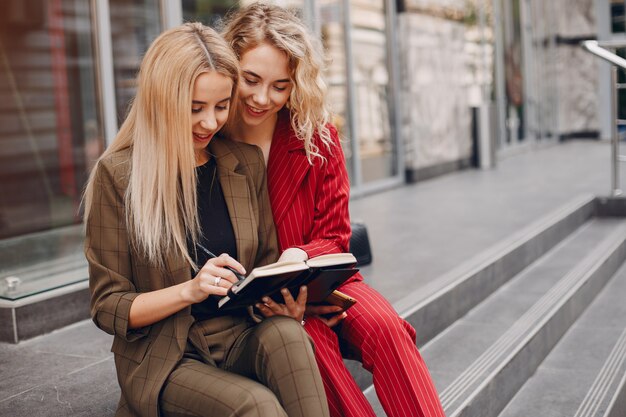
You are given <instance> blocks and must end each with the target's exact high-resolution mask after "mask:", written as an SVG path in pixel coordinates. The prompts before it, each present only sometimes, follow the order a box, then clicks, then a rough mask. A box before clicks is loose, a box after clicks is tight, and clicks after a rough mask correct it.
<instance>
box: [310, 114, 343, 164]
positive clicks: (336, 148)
mask: <svg viewBox="0 0 626 417" xmlns="http://www.w3.org/2000/svg"><path fill="white" fill-rule="evenodd" d="M325 128H326V130H327V131H328V134H329V137H328V144H325V143H324V142H323V141H322V139H321V137H320V132H317V133H316V134H315V136H314V137H313V143H314V144H315V146H317V148H318V149H319V153H320V155H321V156H322V157H323V158H324V159H326V160H327V159H334V158H337V157H338V156H340V155H343V149H342V148H341V139H340V137H339V132H338V131H337V128H336V127H335V125H333V124H332V123H328V124H326V126H325ZM315 159H319V158H315Z"/></svg>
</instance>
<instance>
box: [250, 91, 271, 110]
mask: <svg viewBox="0 0 626 417" xmlns="http://www.w3.org/2000/svg"><path fill="white" fill-rule="evenodd" d="M253 98H254V102H255V103H257V104H258V105H260V106H266V105H267V104H268V103H269V95H268V94H267V90H266V89H265V88H259V89H258V91H257V92H256V93H255V94H254V97H253Z"/></svg>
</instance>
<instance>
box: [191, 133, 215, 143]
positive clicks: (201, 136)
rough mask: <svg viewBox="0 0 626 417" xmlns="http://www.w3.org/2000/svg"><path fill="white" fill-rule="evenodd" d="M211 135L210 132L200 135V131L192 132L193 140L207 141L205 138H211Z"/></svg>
mask: <svg viewBox="0 0 626 417" xmlns="http://www.w3.org/2000/svg"><path fill="white" fill-rule="evenodd" d="M212 136H213V134H212V133H207V134H204V135H201V134H200V133H196V132H193V138H194V139H195V140H197V141H199V142H204V141H207V140H209V139H211V137H212Z"/></svg>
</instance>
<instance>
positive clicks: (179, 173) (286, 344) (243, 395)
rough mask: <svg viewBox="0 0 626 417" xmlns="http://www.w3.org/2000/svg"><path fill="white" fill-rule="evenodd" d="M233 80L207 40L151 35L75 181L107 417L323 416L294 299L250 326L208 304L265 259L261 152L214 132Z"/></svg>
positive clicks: (270, 237) (190, 27)
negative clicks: (111, 379)
mask: <svg viewBox="0 0 626 417" xmlns="http://www.w3.org/2000/svg"><path fill="white" fill-rule="evenodd" d="M238 77H239V68H238V64H237V59H236V57H235V56H234V54H233V53H232V51H231V50H230V49H229V48H228V47H227V45H226V44H225V43H224V41H222V39H221V38H220V37H219V36H218V35H217V34H216V33H215V32H214V31H213V30H211V29H209V28H207V27H205V26H203V25H201V24H197V23H195V24H185V25H182V26H180V27H178V28H174V29H171V30H169V31H167V32H165V33H163V34H162V35H161V36H159V37H158V38H157V39H156V40H155V41H154V42H153V44H152V45H151V46H150V48H149V50H148V51H147V53H146V55H145V57H144V59H143V61H142V64H141V68H140V71H139V75H138V79H137V94H136V97H135V99H134V101H133V103H132V106H131V108H130V111H129V114H128V117H127V119H126V121H125V122H124V124H123V125H122V127H121V129H120V131H119V133H118V134H117V136H116V138H115V140H114V142H113V143H112V144H111V145H110V146H109V147H108V149H107V150H106V151H105V152H104V154H103V155H102V156H101V157H100V159H99V160H98V163H97V164H96V166H95V167H94V169H93V171H92V173H91V176H90V179H89V181H88V184H87V187H86V190H85V200H84V202H85V225H86V241H85V254H86V257H87V260H88V262H89V277H90V290H91V312H92V317H93V320H94V322H95V323H96V325H97V326H98V327H100V328H101V329H102V330H104V331H106V332H107V333H110V334H113V335H114V336H115V337H114V341H113V346H112V351H113V353H114V355H115V366H116V370H117V377H118V381H119V384H120V387H121V399H120V402H119V405H118V410H117V415H118V416H150V417H157V416H159V415H162V416H183V415H189V416H209V415H210V416H235V415H236V416H303V417H306V416H311V417H312V416H316V417H317V416H328V408H327V404H326V397H325V394H324V388H323V385H322V381H321V378H320V375H319V371H318V369H317V366H316V364H315V358H314V354H313V349H312V345H311V343H310V341H309V339H308V337H307V335H306V333H305V331H304V330H303V328H302V326H301V324H300V321H301V320H302V316H303V314H304V313H303V310H304V301H305V297H306V292H301V294H300V296H299V297H298V300H293V299H292V298H290V297H289V296H287V304H288V305H289V306H290V308H289V312H288V314H287V315H288V316H289V317H286V316H279V317H273V318H270V319H266V320H264V321H263V322H261V323H260V324H257V323H255V322H254V321H253V320H252V319H251V318H250V316H249V315H248V312H247V311H245V310H244V311H229V312H227V313H224V312H221V311H218V310H217V307H216V299H217V297H219V296H223V295H225V294H226V292H227V290H228V288H230V286H232V285H233V283H235V282H237V277H236V276H235V274H234V273H233V271H236V272H238V273H241V274H244V273H245V271H246V270H251V269H252V268H254V267H255V266H259V265H263V264H267V263H270V262H273V261H275V260H276V258H277V244H276V236H275V229H274V225H273V223H272V214H271V211H270V207H269V202H268V197H267V190H266V181H265V167H264V163H263V157H262V154H261V152H260V151H259V150H258V148H256V147H254V146H250V145H246V144H242V143H235V142H231V141H228V140H226V139H223V138H220V137H217V136H215V135H216V133H217V132H218V131H219V129H220V128H221V127H222V126H223V125H224V123H225V122H226V119H227V118H228V114H229V109H230V107H231V105H233V100H234V99H235V97H236V86H237V82H238ZM209 252H214V253H220V254H221V255H220V256H217V257H212V256H211V255H209ZM236 259H237V260H236ZM227 267H229V268H231V269H227ZM301 297H302V298H301ZM294 318H295V320H294Z"/></svg>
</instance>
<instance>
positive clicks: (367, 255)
mask: <svg viewBox="0 0 626 417" xmlns="http://www.w3.org/2000/svg"><path fill="white" fill-rule="evenodd" d="M350 226H351V227H352V237H351V238H350V252H351V253H352V254H353V255H354V257H355V258H356V265H357V266H363V265H369V264H371V263H372V249H371V248H370V240H369V237H368V235H367V227H366V226H365V223H363V222H357V221H355V222H352V223H350Z"/></svg>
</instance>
